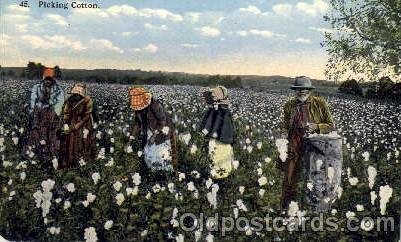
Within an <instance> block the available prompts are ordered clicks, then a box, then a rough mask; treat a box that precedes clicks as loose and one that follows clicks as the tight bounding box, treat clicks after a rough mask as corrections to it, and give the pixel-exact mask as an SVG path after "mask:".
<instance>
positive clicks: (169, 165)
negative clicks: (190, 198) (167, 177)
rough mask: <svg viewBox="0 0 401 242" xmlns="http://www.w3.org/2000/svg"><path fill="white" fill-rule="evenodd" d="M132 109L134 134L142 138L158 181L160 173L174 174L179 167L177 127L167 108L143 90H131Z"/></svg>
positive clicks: (151, 168)
mask: <svg viewBox="0 0 401 242" xmlns="http://www.w3.org/2000/svg"><path fill="white" fill-rule="evenodd" d="M129 96H130V106H131V108H132V109H133V110H134V112H135V123H134V133H135V134H137V135H138V136H139V137H140V140H141V145H142V148H143V155H144V160H145V164H146V167H147V169H148V170H150V171H151V172H152V173H151V175H155V177H154V178H156V179H159V178H161V177H164V174H162V173H159V174H157V173H153V172H157V171H167V172H171V171H173V170H174V169H175V168H176V164H177V148H176V138H175V127H174V124H173V121H172V119H171V117H170V115H169V114H168V113H167V112H166V110H165V109H164V107H163V105H162V104H161V103H160V102H159V101H158V100H156V99H154V98H153V97H152V94H151V93H150V92H149V91H147V90H146V89H145V88H143V87H134V88H131V89H130V90H129Z"/></svg>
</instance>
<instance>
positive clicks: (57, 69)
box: [54, 66, 61, 78]
mask: <svg viewBox="0 0 401 242" xmlns="http://www.w3.org/2000/svg"><path fill="white" fill-rule="evenodd" d="M54 77H55V78H61V69H60V67H59V66H55V67H54Z"/></svg>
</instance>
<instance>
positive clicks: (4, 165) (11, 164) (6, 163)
mask: <svg viewBox="0 0 401 242" xmlns="http://www.w3.org/2000/svg"><path fill="white" fill-rule="evenodd" d="M11 166H13V163H12V162H10V161H3V167H4V168H7V167H11Z"/></svg>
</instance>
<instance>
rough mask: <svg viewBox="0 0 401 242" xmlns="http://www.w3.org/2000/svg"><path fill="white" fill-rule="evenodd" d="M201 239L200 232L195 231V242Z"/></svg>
mask: <svg viewBox="0 0 401 242" xmlns="http://www.w3.org/2000/svg"><path fill="white" fill-rule="evenodd" d="M201 237H202V232H201V231H199V230H196V231H195V242H198V241H199V240H200V239H201Z"/></svg>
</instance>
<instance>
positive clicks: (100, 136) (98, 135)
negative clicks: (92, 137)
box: [96, 131, 102, 139]
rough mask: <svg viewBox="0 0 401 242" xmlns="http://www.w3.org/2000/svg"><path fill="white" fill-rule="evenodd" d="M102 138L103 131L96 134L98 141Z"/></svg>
mask: <svg viewBox="0 0 401 242" xmlns="http://www.w3.org/2000/svg"><path fill="white" fill-rule="evenodd" d="M101 138H102V132H101V131H97V132H96V139H101Z"/></svg>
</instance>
